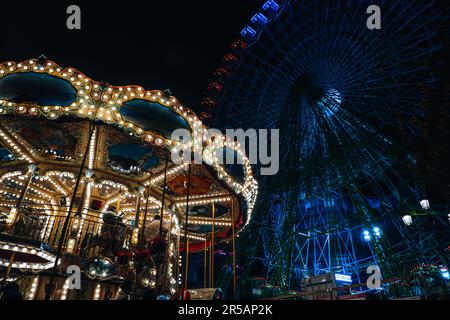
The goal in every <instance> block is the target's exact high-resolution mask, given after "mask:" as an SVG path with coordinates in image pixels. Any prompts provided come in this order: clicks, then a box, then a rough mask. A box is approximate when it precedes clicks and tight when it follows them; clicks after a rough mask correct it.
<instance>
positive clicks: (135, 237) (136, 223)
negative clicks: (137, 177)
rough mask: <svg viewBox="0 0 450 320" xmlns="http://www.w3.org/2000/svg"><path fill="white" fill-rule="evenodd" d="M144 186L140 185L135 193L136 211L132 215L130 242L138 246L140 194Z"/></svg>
mask: <svg viewBox="0 0 450 320" xmlns="http://www.w3.org/2000/svg"><path fill="white" fill-rule="evenodd" d="M144 190H145V189H144V187H142V186H140V187H139V189H138V192H137V193H136V213H135V215H134V229H133V236H132V239H131V240H132V243H133V244H134V245H136V246H138V247H139V245H140V241H139V225H140V220H141V215H140V211H141V196H142V195H143V193H144Z"/></svg>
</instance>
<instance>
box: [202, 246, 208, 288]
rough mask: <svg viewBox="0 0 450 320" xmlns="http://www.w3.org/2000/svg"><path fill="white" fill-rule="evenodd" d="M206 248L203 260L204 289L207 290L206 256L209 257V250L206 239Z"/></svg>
mask: <svg viewBox="0 0 450 320" xmlns="http://www.w3.org/2000/svg"><path fill="white" fill-rule="evenodd" d="M204 244H205V246H204V259H203V288H206V267H207V264H206V256H207V248H206V238H205V242H204Z"/></svg>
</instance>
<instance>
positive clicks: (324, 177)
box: [202, 0, 450, 295]
mask: <svg viewBox="0 0 450 320" xmlns="http://www.w3.org/2000/svg"><path fill="white" fill-rule="evenodd" d="M369 4H370V3H366V2H364V1H352V0H348V1H335V2H333V1H290V0H268V1H266V2H265V3H264V5H263V6H262V7H261V9H260V10H259V11H258V12H257V13H256V14H255V15H254V16H253V17H252V19H251V21H250V22H249V24H248V25H247V26H245V27H244V28H243V30H242V32H241V35H240V37H239V38H238V39H237V40H236V41H235V42H233V44H232V45H231V48H230V52H229V53H227V54H226V55H225V57H224V58H223V64H222V65H221V66H220V67H219V68H218V69H217V71H216V72H215V73H214V80H213V81H212V82H211V84H210V85H209V87H208V95H207V97H206V98H205V99H204V100H203V105H204V107H205V108H206V110H207V111H205V112H204V113H203V114H202V117H203V119H205V121H209V122H211V123H213V124H214V127H217V128H220V129H222V128H243V129H244V130H245V129H249V128H253V129H261V128H262V129H271V128H279V129H280V157H281V159H280V163H281V164H282V167H281V168H280V172H279V173H278V174H277V175H276V176H273V177H272V176H269V177H260V178H259V180H260V196H259V198H258V202H257V205H256V215H255V217H254V219H253V221H252V223H251V225H250V227H249V228H247V229H246V231H245V232H244V234H243V236H241V237H240V240H239V243H240V245H239V247H240V248H241V249H242V248H247V251H242V252H241V255H240V257H239V258H238V260H239V261H240V263H244V261H245V264H246V265H248V266H253V267H248V268H247V270H246V271H247V272H248V273H245V275H242V278H246V277H249V276H250V272H253V273H255V272H257V273H258V274H259V275H260V276H261V277H262V278H263V279H264V283H265V285H266V286H270V287H273V286H277V287H281V288H282V291H284V292H288V291H289V290H300V289H301V287H302V283H304V282H305V281H307V280H308V279H311V278H312V277H315V276H319V275H323V274H326V273H339V274H345V275H348V276H351V279H352V281H353V283H357V284H360V285H359V286H356V288H355V289H356V290H358V292H364V291H366V290H368V288H367V286H366V285H365V280H366V279H367V277H368V275H367V274H366V270H367V267H368V266H370V265H377V266H379V268H380V269H381V273H382V278H383V279H386V280H388V279H390V278H392V277H396V278H395V279H396V280H395V281H393V282H389V281H387V282H386V283H385V284H384V285H383V287H385V288H388V287H389V288H391V289H392V290H390V293H392V294H393V295H396V294H397V295H401V294H418V293H420V292H422V293H423V286H422V289H417V290H415V292H413V291H414V290H410V288H413V287H414V286H411V285H410V284H411V282H409V284H408V285H407V286H403V287H402V288H405V287H408V289H405V290H404V291H407V293H404V292H403V293H402V292H400V291H401V290H400V289H398V290H394V289H395V287H396V286H397V285H398V284H399V280H398V277H404V278H406V279H407V280H408V281H410V280H411V277H413V278H414V272H416V271H417V266H426V265H432V266H435V269H436V270H442V272H441V276H442V277H443V278H444V279H448V271H446V270H448V269H447V268H448V266H449V250H448V245H449V243H450V238H449V236H448V231H447V230H448V224H449V217H448V213H449V209H450V206H449V205H450V203H449V201H448V197H446V198H445V197H443V198H442V197H441V198H439V197H434V199H438V200H435V202H434V203H432V204H431V205H430V202H429V198H428V197H430V198H433V195H432V194H427V192H426V190H428V189H429V188H428V187H427V184H426V181H425V180H424V179H423V175H420V174H419V167H420V165H422V164H420V165H419V160H418V159H417V155H418V154H419V153H420V152H421V150H417V148H415V146H414V144H413V143H411V141H414V139H415V138H418V137H420V136H421V135H423V134H424V132H426V131H427V130H426V129H425V128H424V127H423V126H420V123H421V122H426V117H433V114H432V113H431V110H426V109H425V106H426V105H427V102H426V101H423V96H422V93H423V89H424V87H426V86H429V87H433V88H434V87H438V82H439V81H441V80H442V79H443V78H442V77H440V78H439V77H438V76H437V75H436V73H433V72H432V70H430V68H429V64H428V65H426V64H425V61H426V60H427V59H433V58H432V57H433V55H436V54H437V53H439V52H442V50H443V49H444V47H445V46H444V42H443V41H442V38H441V39H438V36H439V34H440V33H442V32H445V31H442V30H448V29H446V28H445V26H446V25H447V26H448V24H446V23H444V21H445V19H444V18H445V17H446V16H447V15H448V8H447V9H446V10H445V8H439V7H438V6H437V4H438V2H434V1H427V2H419V1H381V2H380V4H379V5H380V7H382V16H383V18H382V21H383V22H382V28H381V29H380V30H368V29H367V28H366V24H365V22H366V18H367V16H365V15H364V14H365V12H366V8H367V6H368V5H369ZM419 21H420V23H419ZM447 21H448V20H447ZM445 41H448V39H447V40H445ZM447 43H448V42H447ZM441 87H445V86H441ZM443 90H445V89H443ZM442 92H444V91H442ZM444 95H445V94H444ZM445 101H447V103H448V99H447V100H443V103H444V104H445ZM443 116H444V115H443ZM445 119H448V112H447V116H446V118H445ZM447 128H448V123H447ZM411 137H413V138H411ZM406 141H409V143H407V142H406ZM441 156H443V155H442V154H441ZM428 166H429V164H427V167H428ZM443 174H445V173H443ZM434 184H435V183H434ZM440 185H443V186H444V185H445V183H442V182H440ZM441 191H444V190H441ZM442 193H445V192H442ZM438 201H439V202H438ZM438 273H439V272H438ZM253 275H254V276H255V274H253ZM411 281H414V280H411ZM392 283H394V284H396V285H395V286H389V285H390V284H392ZM397 287H399V286H397ZM419 287H420V286H419ZM416 288H417V286H416ZM421 290H422V291H421ZM388 291H389V290H388Z"/></svg>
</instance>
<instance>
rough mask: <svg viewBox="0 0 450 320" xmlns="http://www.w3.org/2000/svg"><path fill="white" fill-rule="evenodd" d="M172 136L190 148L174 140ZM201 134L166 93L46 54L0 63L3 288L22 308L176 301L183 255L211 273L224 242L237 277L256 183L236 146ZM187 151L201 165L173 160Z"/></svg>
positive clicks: (182, 284) (185, 267)
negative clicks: (229, 159)
mask: <svg viewBox="0 0 450 320" xmlns="http://www.w3.org/2000/svg"><path fill="white" fill-rule="evenodd" d="M179 128H182V129H185V130H188V132H189V133H190V134H191V137H192V139H191V140H190V141H188V142H186V141H181V140H177V139H173V137H172V132H173V131H174V130H175V129H179ZM206 133H207V128H206V127H205V126H204V125H203V124H202V122H201V121H200V120H199V119H198V117H197V116H196V115H195V114H194V113H193V112H192V111H191V110H189V109H188V108H185V107H183V106H182V104H181V103H180V102H179V101H178V100H177V99H176V98H175V97H173V96H171V94H170V92H169V91H158V90H145V89H144V88H142V87H140V86H134V85H130V86H112V85H109V84H106V83H101V82H96V81H94V80H92V79H90V78H88V77H87V76H86V75H84V74H83V73H81V72H80V71H78V70H76V69H74V68H65V67H62V66H59V65H57V64H56V63H54V62H52V61H49V60H47V59H46V58H45V57H43V58H38V59H31V60H27V61H24V62H20V63H17V62H12V61H8V62H5V63H2V64H0V286H1V287H2V288H3V289H4V288H7V287H14V288H16V290H18V291H19V292H20V294H21V295H22V296H23V298H24V299H30V300H43V299H50V300H70V299H74V300H92V299H93V300H108V299H116V297H117V296H119V295H122V296H125V298H124V299H146V297H147V298H148V297H153V298H154V297H155V296H163V297H165V298H167V299H179V298H180V297H183V295H185V294H186V292H188V291H187V290H186V289H191V288H188V275H189V254H192V253H199V252H203V253H204V256H205V259H204V261H205V262H204V263H205V272H206V267H207V265H208V270H210V269H211V267H212V268H213V264H214V258H213V257H212V255H214V250H215V249H214V246H215V245H217V244H220V243H224V242H229V243H230V244H232V246H231V245H230V247H231V248H233V250H232V251H233V270H234V271H235V269H236V263H235V254H234V253H235V243H234V242H235V238H236V237H237V236H238V234H239V232H240V231H241V230H242V229H243V228H244V227H245V226H246V225H247V224H248V222H249V221H250V219H251V213H252V209H253V206H254V203H255V200H256V196H257V190H258V187H257V183H256V181H255V179H254V178H253V176H252V169H251V166H250V163H249V161H248V159H247V157H246V155H245V152H244V151H243V150H242V148H241V147H240V145H239V143H238V142H235V141H231V139H229V138H228V137H226V136H224V135H221V134H220V133H215V134H214V135H207V134H206ZM186 146H192V147H193V148H192V150H193V151H192V154H194V153H197V154H198V153H200V154H201V155H202V157H203V159H204V161H202V162H200V163H198V162H194V161H184V162H182V163H178V162H176V161H173V160H172V159H173V154H176V153H180V152H181V153H182V151H183V150H186ZM189 150H191V149H189ZM224 152H232V153H234V154H235V156H236V157H237V158H239V159H240V160H241V161H240V162H239V163H237V164H233V165H224V164H222V162H221V161H219V160H220V157H219V155H220V154H223V153H224ZM189 158H191V157H189ZM78 273H79V275H80V277H79V279H78V278H77V274H78ZM234 273H235V272H234ZM210 278H211V275H210ZM235 285H236V284H235V279H234V286H235ZM208 287H209V288H207V289H205V290H210V291H211V292H216V291H217V290H216V289H214V280H212V281H209V284H208ZM192 289H198V288H192ZM195 292H198V291H195Z"/></svg>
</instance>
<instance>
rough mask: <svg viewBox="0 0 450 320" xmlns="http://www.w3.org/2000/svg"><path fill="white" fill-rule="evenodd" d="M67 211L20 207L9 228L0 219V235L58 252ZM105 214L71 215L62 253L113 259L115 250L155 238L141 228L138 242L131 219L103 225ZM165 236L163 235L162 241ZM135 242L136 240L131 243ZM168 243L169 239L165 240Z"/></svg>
mask: <svg viewBox="0 0 450 320" xmlns="http://www.w3.org/2000/svg"><path fill="white" fill-rule="evenodd" d="M67 211H68V208H67V207H65V206H59V207H58V208H57V210H55V211H53V213H45V212H43V211H42V210H38V209H36V208H31V207H22V208H20V210H18V212H17V219H16V222H15V223H14V225H13V226H10V227H9V228H8V227H7V226H6V224H5V219H3V220H0V231H1V233H2V234H6V235H10V236H14V237H16V238H17V239H23V240H27V241H30V240H32V241H38V242H42V243H45V244H47V245H48V246H49V247H51V248H53V249H54V250H56V249H57V246H58V243H59V241H60V239H61V235H62V229H63V225H64V220H65V219H66V217H67V214H68V212H67ZM104 214H105V213H104V212H99V211H96V210H91V209H89V210H83V212H82V214H81V215H78V216H77V215H75V214H74V213H72V214H71V217H70V218H69V224H68V226H69V227H68V231H67V232H66V234H65V239H64V241H63V251H64V252H66V253H70V254H73V255H78V256H80V257H82V258H89V257H93V256H104V257H110V258H111V257H114V256H115V254H116V253H117V252H118V251H121V250H122V251H123V250H128V249H130V248H132V247H134V248H143V247H145V245H146V244H147V243H148V242H149V241H151V240H154V239H155V238H156V234H155V230H153V229H151V228H150V227H148V226H147V227H145V228H142V227H141V228H140V230H139V232H138V234H137V239H134V237H135V236H136V235H134V234H133V233H134V231H135V227H134V226H133V223H132V221H133V220H131V219H126V218H120V219H117V220H116V221H111V222H106V221H104V220H103V219H102V216H103V217H104ZM167 237H168V233H167V232H166V233H165V235H164V238H167ZM133 240H135V241H133ZM167 240H169V239H167Z"/></svg>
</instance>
